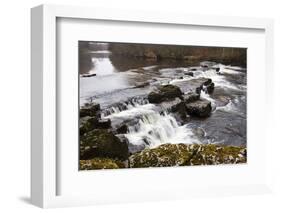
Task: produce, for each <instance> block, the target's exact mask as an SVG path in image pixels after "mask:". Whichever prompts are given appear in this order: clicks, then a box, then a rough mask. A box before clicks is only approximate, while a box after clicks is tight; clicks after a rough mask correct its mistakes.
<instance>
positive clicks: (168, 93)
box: [148, 84, 182, 103]
mask: <svg viewBox="0 0 281 213" xmlns="http://www.w3.org/2000/svg"><path fill="white" fill-rule="evenodd" d="M176 97H179V98H182V91H181V90H180V88H179V87H177V86H175V85H171V84H168V85H164V86H160V87H159V88H158V91H157V92H151V93H149V94H148V100H149V102H150V103H161V102H163V101H169V100H174V99H175V98H176Z"/></svg>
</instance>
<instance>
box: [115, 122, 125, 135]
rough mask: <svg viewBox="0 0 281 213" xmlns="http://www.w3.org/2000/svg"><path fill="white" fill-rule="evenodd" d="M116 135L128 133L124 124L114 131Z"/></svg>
mask: <svg viewBox="0 0 281 213" xmlns="http://www.w3.org/2000/svg"><path fill="white" fill-rule="evenodd" d="M116 132H117V133H118V134H126V133H127V132H128V126H127V125H126V124H122V125H121V126H119V127H118V128H117V129H116Z"/></svg>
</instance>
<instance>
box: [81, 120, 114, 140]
mask: <svg viewBox="0 0 281 213" xmlns="http://www.w3.org/2000/svg"><path fill="white" fill-rule="evenodd" d="M109 128H111V121H110V119H99V118H98V117H97V116H93V117H90V116H86V117H82V118H80V127H79V131H80V135H83V134H85V133H86V132H89V131H91V130H93V129H109Z"/></svg>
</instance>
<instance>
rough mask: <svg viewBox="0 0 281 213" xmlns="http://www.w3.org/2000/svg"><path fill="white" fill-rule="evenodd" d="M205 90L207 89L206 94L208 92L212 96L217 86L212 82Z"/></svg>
mask: <svg viewBox="0 0 281 213" xmlns="http://www.w3.org/2000/svg"><path fill="white" fill-rule="evenodd" d="M204 89H205V92H207V93H208V94H211V93H213V92H214V89H215V84H214V83H213V82H212V83H210V84H208V85H207V86H206V87H205V88H204Z"/></svg>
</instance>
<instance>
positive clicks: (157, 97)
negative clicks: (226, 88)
mask: <svg viewBox="0 0 281 213" xmlns="http://www.w3.org/2000/svg"><path fill="white" fill-rule="evenodd" d="M162 98H163V97H162V95H161V94H160V93H158V92H150V93H149V94H148V100H149V102H150V103H161V102H162Z"/></svg>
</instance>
